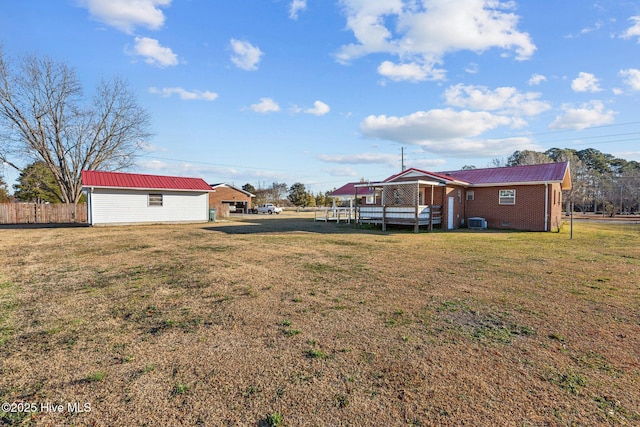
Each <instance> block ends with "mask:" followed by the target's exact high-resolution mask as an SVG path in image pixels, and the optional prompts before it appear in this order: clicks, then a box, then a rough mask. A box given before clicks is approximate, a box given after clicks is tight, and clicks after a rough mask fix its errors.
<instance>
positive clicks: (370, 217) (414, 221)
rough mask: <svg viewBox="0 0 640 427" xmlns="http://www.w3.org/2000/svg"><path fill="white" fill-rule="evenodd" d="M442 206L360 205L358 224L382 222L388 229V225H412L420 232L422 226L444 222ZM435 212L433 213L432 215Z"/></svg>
mask: <svg viewBox="0 0 640 427" xmlns="http://www.w3.org/2000/svg"><path fill="white" fill-rule="evenodd" d="M441 212H442V207H441V206H436V205H434V206H429V205H418V206H360V207H359V208H358V211H357V214H358V216H357V222H358V224H380V225H382V229H383V230H386V226H387V225H412V226H414V231H416V232H418V230H419V227H420V226H429V229H430V230H432V229H433V226H434V225H439V224H441V223H442V214H441ZM432 214H433V215H432Z"/></svg>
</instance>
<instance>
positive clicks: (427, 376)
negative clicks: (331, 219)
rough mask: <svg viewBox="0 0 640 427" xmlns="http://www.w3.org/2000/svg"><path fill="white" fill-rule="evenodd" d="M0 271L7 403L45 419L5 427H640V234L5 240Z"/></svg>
mask: <svg viewBox="0 0 640 427" xmlns="http://www.w3.org/2000/svg"><path fill="white" fill-rule="evenodd" d="M0 259H1V260H2V261H1V262H0V374H1V375H0V400H1V401H2V402H9V403H16V405H14V409H16V408H17V406H18V405H17V404H18V403H22V404H23V405H24V404H25V403H26V404H36V406H37V409H38V410H37V411H36V412H25V411H21V412H11V411H4V410H3V411H0V420H2V421H1V422H0V424H7V425H216V426H217V425H250V426H258V425H259V426H268V425H286V426H301V425H414V426H428V425H517V426H554V425H558V426H563V425H567V426H571V425H584V426H594V425H623V426H626V425H628V426H634V425H640V227H639V226H638V225H624V224H607V223H582V222H580V223H577V224H576V225H575V228H574V239H573V240H570V239H569V234H568V228H567V227H564V228H563V230H562V231H561V232H560V233H519V232H493V231H482V232H472V231H468V230H461V231H456V232H441V231H436V232H432V233H419V234H413V233H412V232H411V231H410V230H401V229H399V230H391V231H389V232H386V233H383V232H381V231H379V230H377V229H358V228H355V227H354V226H352V225H349V224H339V225H337V224H333V223H328V224H327V223H323V222H313V220H312V219H309V217H308V215H306V214H294V213H284V214H282V215H279V216H277V217H276V216H272V217H268V216H260V217H251V216H248V217H245V218H243V219H239V220H238V221H235V222H219V223H215V224H204V225H203V224H200V225H197V224H196V225H172V226H167V225H164V226H159V225H158V226H127V227H109V228H70V229H62V228H52V229H23V230H20V229H0ZM46 403H51V404H54V405H63V406H64V409H65V410H64V411H62V412H61V413H59V412H54V411H52V410H47V406H40V405H41V404H46ZM67 403H71V404H74V403H79V406H75V407H73V406H72V407H71V408H70V409H71V410H68V409H69V408H67V406H66V405H67ZM85 404H88V405H89V407H90V412H87V411H85V412H79V411H78V410H77V408H79V407H83V408H85V406H83V405H85ZM54 408H55V407H54Z"/></svg>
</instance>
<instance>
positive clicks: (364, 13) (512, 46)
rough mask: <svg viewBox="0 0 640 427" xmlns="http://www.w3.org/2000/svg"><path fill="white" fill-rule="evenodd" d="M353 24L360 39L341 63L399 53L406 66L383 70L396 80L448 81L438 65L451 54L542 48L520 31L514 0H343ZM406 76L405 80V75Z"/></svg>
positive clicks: (522, 55) (522, 53)
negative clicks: (379, 54) (537, 46)
mask: <svg viewBox="0 0 640 427" xmlns="http://www.w3.org/2000/svg"><path fill="white" fill-rule="evenodd" d="M341 2H342V5H343V7H344V12H345V14H346V17H347V28H349V29H350V30H351V31H352V32H353V34H354V36H355V38H356V40H357V42H356V43H352V44H349V45H344V46H342V47H341V48H340V49H339V51H338V52H337V54H336V59H337V60H338V62H341V63H348V62H350V61H352V60H354V59H356V58H359V57H362V56H365V55H368V54H372V53H386V54H390V55H394V56H397V57H398V58H399V59H400V64H393V63H392V62H389V61H385V62H384V63H383V64H381V65H380V67H379V68H378V71H379V72H381V73H383V72H385V73H386V76H387V77H389V78H393V79H394V80H403V79H405V80H411V81H418V80H426V79H432V80H437V79H442V78H443V77H444V70H440V69H436V68H435V65H437V64H441V63H442V60H443V58H444V56H445V55H446V54H448V53H451V52H456V51H462V50H471V51H474V52H478V53H481V52H483V51H485V50H487V49H491V48H500V49H504V50H512V51H515V53H516V59H518V60H524V59H528V58H530V57H531V56H532V55H533V53H534V51H535V50H536V47H535V45H534V44H533V43H532V41H531V39H530V37H529V34H527V33H523V32H520V31H518V29H517V24H518V20H519V17H518V16H517V15H515V14H514V13H513V11H512V9H513V7H514V5H515V4H514V3H513V2H510V1H509V2H501V1H498V0H490V1H488V0H456V1H453V0H423V1H422V2H417V1H411V0H407V1H403V0H368V1H364V0H341ZM403 77H404V78H403Z"/></svg>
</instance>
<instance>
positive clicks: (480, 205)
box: [465, 184, 562, 231]
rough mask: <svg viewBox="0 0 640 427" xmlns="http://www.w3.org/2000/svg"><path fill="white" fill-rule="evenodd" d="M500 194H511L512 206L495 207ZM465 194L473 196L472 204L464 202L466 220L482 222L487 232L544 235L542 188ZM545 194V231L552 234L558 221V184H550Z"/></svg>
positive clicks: (478, 190) (517, 187) (489, 189)
mask: <svg viewBox="0 0 640 427" xmlns="http://www.w3.org/2000/svg"><path fill="white" fill-rule="evenodd" d="M500 190H515V191H516V198H515V205H501V204H499V194H500ZM466 191H467V192H468V191H473V192H474V200H467V201H466V215H465V217H466V218H473V217H482V218H485V219H486V220H487V227H488V228H498V229H499V228H505V229H507V228H510V229H517V230H530V231H544V228H545V201H544V198H545V186H544V185H513V186H508V185H507V186H501V187H485V188H477V187H474V188H469V189H467V190H466ZM548 191H549V193H548V197H549V203H548V209H549V212H550V215H549V218H548V223H547V230H553V229H554V228H557V227H559V226H560V224H561V220H562V191H561V190H560V185H559V184H550V185H549V186H548ZM554 191H555V198H554ZM465 199H466V195H465Z"/></svg>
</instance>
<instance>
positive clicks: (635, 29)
mask: <svg viewBox="0 0 640 427" xmlns="http://www.w3.org/2000/svg"><path fill="white" fill-rule="evenodd" d="M629 21H632V22H633V25H632V26H631V27H630V28H629V29H627V31H625V32H624V33H623V34H622V35H621V36H620V37H622V38H623V39H630V38H632V37H637V38H638V43H640V16H632V17H631V18H629Z"/></svg>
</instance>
